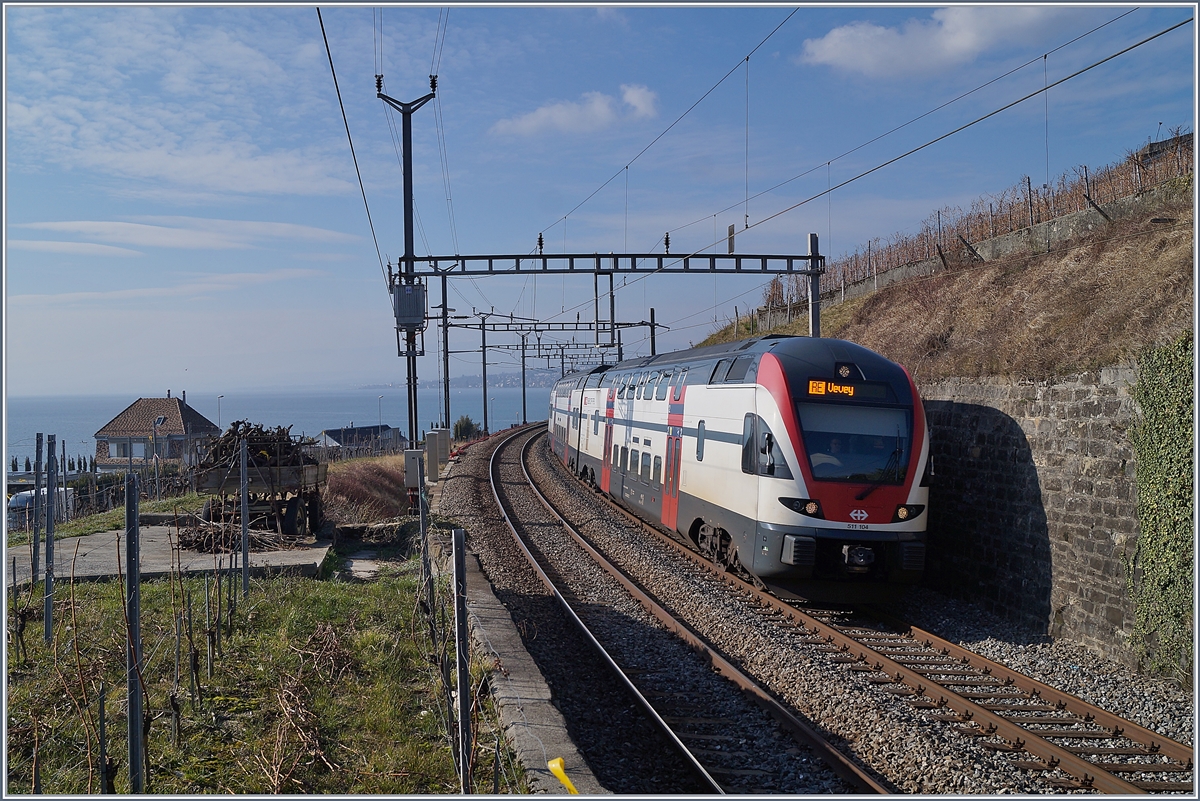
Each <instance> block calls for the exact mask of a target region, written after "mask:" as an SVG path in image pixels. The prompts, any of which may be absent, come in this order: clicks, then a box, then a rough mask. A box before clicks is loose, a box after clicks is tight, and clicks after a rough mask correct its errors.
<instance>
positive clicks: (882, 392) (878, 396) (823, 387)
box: [808, 378, 887, 400]
mask: <svg viewBox="0 0 1200 801" xmlns="http://www.w3.org/2000/svg"><path fill="white" fill-rule="evenodd" d="M808 394H809V397H822V396H824V397H830V396H833V397H838V396H841V397H844V398H857V399H865V400H887V385H886V384H863V383H858V384H855V383H849V382H845V381H830V380H829V379H826V378H810V379H808Z"/></svg>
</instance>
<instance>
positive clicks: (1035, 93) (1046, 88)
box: [550, 18, 1194, 319]
mask: <svg viewBox="0 0 1200 801" xmlns="http://www.w3.org/2000/svg"><path fill="white" fill-rule="evenodd" d="M1191 22H1194V19H1193V18H1188V19H1185V20H1183V21H1182V22H1178V23H1176V24H1175V25H1172V26H1170V27H1169V28H1166V29H1164V30H1162V31H1159V32H1158V33H1155V34H1152V35H1151V36H1148V37H1146V38H1145V39H1142V40H1141V41H1139V42H1136V43H1134V44H1132V45H1129V46H1128V47H1126V48H1123V49H1122V50H1119V51H1117V52H1116V53H1113V54H1112V55H1109V56H1106V57H1104V58H1102V59H1100V60H1099V61H1096V62H1093V63H1092V64H1089V65H1088V66H1086V67H1084V68H1082V69H1080V70H1077V71H1075V72H1073V73H1071V74H1070V75H1067V76H1066V77H1064V78H1060V79H1059V80H1057V81H1055V82H1054V83H1052V84H1049V85H1047V86H1044V87H1043V88H1042V89H1037V90H1035V91H1033V92H1030V93H1029V94H1027V95H1025V96H1023V97H1021V98H1018V99H1017V100H1013V101H1012V102H1010V103H1006V104H1005V105H1003V106H1001V107H999V108H997V109H995V110H993V111H990V112H988V113H987V114H984V115H983V116H981V117H978V118H976V119H974V120H972V121H971V122H968V123H966V124H964V125H960V126H959V127H957V128H955V129H954V130H952V131H949V132H948V133H944V134H942V135H941V136H938V137H936V138H934V139H931V140H929V141H928V142H926V143H925V144H922V145H919V146H917V147H915V148H912V149H910V150H908V151H906V152H904V153H901V154H900V155H898V156H895V157H894V158H891V159H888V160H887V161H885V162H882V163H880V164H878V165H876V166H874V167H871V168H870V169H868V170H864V171H863V172H861V173H859V174H858V175H855V176H853V177H851V178H847V179H846V180H845V181H842V182H841V183H839V184H837V185H835V186H831V187H829V188H827V189H826V190H825V191H822V192H818V193H817V194H815V195H812V196H811V197H808V198H806V199H805V200H802V201H800V202H799V203H795V204H793V205H791V206H788V207H786V208H784V209H781V210H780V211H777V212H775V213H774V214H771V215H770V216H768V217H765V218H763V219H762V220H759V221H758V222H755V223H753V224H752V225H750V226H749V227H750V228H757V227H758V226H760V225H763V224H764V223H767V222H770V221H771V220H774V219H775V218H776V217H780V216H782V215H784V214H787V213H788V212H789V211H793V210H795V209H797V208H799V207H800V206H803V205H806V204H808V203H811V202H812V201H814V200H817V199H819V198H821V197H822V196H824V195H826V194H828V193H830V192H833V191H835V190H837V189H841V188H842V187H844V186H847V185H849V184H851V183H854V182H855V181H857V180H859V179H861V178H864V177H866V176H868V175H870V174H872V173H874V172H878V171H879V170H881V169H883V168H884V167H887V166H890V165H892V164H895V163H896V162H897V161H900V160H901V159H904V158H907V157H908V156H911V155H913V154H915V153H918V152H920V151H922V150H924V149H925V148H927V147H930V146H932V145H934V144H937V143H938V142H941V141H942V140H944V139H948V138H949V137H951V136H953V135H955V134H957V133H960V132H962V131H964V130H966V129H967V128H970V127H972V126H974V125H977V124H979V123H980V122H983V121H985V120H987V119H990V118H991V117H994V116H996V115H997V114H999V113H1001V112H1003V111H1007V110H1008V109H1010V108H1012V107H1014V106H1016V105H1019V104H1020V103H1023V102H1025V101H1026V100H1029V99H1031V98H1033V97H1037V96H1038V95H1039V94H1041V93H1043V92H1047V91H1049V90H1050V89H1053V88H1054V87H1056V86H1059V85H1061V84H1063V83H1066V82H1067V81H1069V80H1072V79H1074V78H1077V77H1079V76H1080V75H1083V74H1084V73H1086V72H1089V71H1090V70H1093V69H1095V68H1096V67H1099V66H1101V65H1103V64H1106V63H1108V62H1109V61H1112V60H1113V59H1115V58H1118V57H1120V56H1123V55H1125V54H1126V53H1129V52H1131V51H1133V50H1136V49H1137V48H1139V47H1141V46H1143V45H1145V44H1148V43H1150V42H1152V41H1154V40H1155V39H1158V38H1159V37H1161V36H1165V35H1166V34H1168V33H1170V32H1172V31H1174V30H1176V29H1177V28H1181V27H1183V26H1184V25H1187V24H1189V23H1191ZM1039 58H1040V57H1039ZM1036 60H1037V59H1034V61H1036ZM1031 63H1032V62H1031ZM718 241H719V240H718ZM716 244H718V242H713V243H712V244H710V245H707V246H706V248H707V247H712V246H713V245H716ZM706 248H702V249H700V250H696V251H693V252H692V253H690V254H687V256H683V255H681V256H679V257H678V258H676V259H674V260H673V262H672V263H673V264H678V263H681V262H682V261H683V259H684V258H685V257H691V256H695V255H697V254H698V253H700V252H701V251H702V250H703V249H706ZM664 266H669V265H664ZM658 272H659V269H654V270H651V271H649V272H646V273H643V274H641V275H639V276H638V277H637V278H635V279H633V280H632V281H630V282H628V284H625V285H623V286H622V287H621V289H624V288H625V286H631V285H633V284H635V283H637V282H638V281H642V280H645V279H647V278H649V277H650V276H652V275H655V274H657V273H658ZM763 286H765V284H764V285H763ZM743 294H745V293H743ZM588 302H590V301H585V302H583V303H579V304H577V305H575V306H572V307H571V308H570V309H564V312H565V311H574V310H575V309H580V308H583V307H584V306H586V305H587V303H588ZM555 316H558V315H555ZM550 319H553V317H551V318H550Z"/></svg>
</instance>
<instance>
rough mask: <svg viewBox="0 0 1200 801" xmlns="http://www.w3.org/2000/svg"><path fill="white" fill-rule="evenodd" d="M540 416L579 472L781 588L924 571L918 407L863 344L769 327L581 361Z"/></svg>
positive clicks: (891, 580) (884, 584)
mask: <svg viewBox="0 0 1200 801" xmlns="http://www.w3.org/2000/svg"><path fill="white" fill-rule="evenodd" d="M548 428H549V433H550V444H551V448H552V449H553V450H554V453H555V454H556V455H557V456H558V458H559V459H560V460H561V461H562V462H563V464H564V465H566V466H567V467H568V468H569V469H571V470H572V471H573V472H574V473H575V474H576V475H577V476H579V477H581V478H584V479H586V480H588V481H591V482H593V483H594V484H595V486H597V487H598V488H599V489H600V490H601V491H603V492H605V493H608V494H609V495H611V496H612V497H614V498H616V499H617V500H619V501H620V502H621V503H622V504H624V505H625V506H627V507H628V508H629V509H631V510H632V511H634V512H635V513H636V514H638V515H639V516H641V517H643V518H644V519H646V520H647V521H649V522H651V523H653V524H655V525H657V526H660V527H662V528H665V529H667V530H670V531H672V532H676V533H677V534H679V535H680V536H681V537H684V538H686V539H688V540H690V541H691V542H692V543H693V544H695V545H696V547H697V548H698V549H699V550H700V551H701V552H702V553H704V554H705V555H707V556H708V557H709V558H711V559H713V560H714V561H717V562H720V563H722V564H726V565H729V566H733V565H734V564H740V565H741V566H742V567H744V568H745V569H746V570H748V571H749V572H750V573H752V574H754V575H755V576H757V577H758V578H759V579H761V580H762V581H764V582H765V583H767V584H768V585H772V586H773V587H774V588H776V589H778V590H783V591H784V592H786V593H790V594H794V595H798V596H800V597H804V598H811V599H814V600H868V599H871V598H876V599H877V598H879V597H884V596H886V590H887V588H888V587H890V586H892V585H896V584H911V583H914V582H916V581H917V580H919V579H920V577H921V575H922V573H923V571H924V561H925V521H926V520H927V518H928V514H927V506H928V495H929V489H928V478H929V473H930V472H931V470H930V465H929V432H928V427H927V426H926V424H925V415H924V410H923V408H922V406H921V402H920V398H919V396H918V394H917V391H916V387H915V386H914V385H913V382H912V379H911V377H910V376H909V375H908V373H907V371H905V370H904V368H903V367H901V366H900V365H897V364H895V363H893V362H890V361H888V360H887V359H885V358H883V357H882V356H880V355H878V354H876V353H874V352H872V351H869V350H867V349H866V348H863V347H861V346H858V345H855V344H853V343H850V342H845V341H842V340H835V339H810V338H807V337H763V338H760V339H754V340H749V341H744V342H735V343H732V344H728V345H718V346H714V347H711V348H701V349H692V350H687V351H679V352H676V353H668V354H662V355H659V356H655V357H646V358H640V359H635V360H628V361H625V362H622V363H620V364H617V365H613V366H607V367H601V368H597V369H596V370H593V371H591V372H588V373H575V374H572V375H569V376H566V377H564V378H563V379H562V380H560V381H559V383H558V384H557V385H556V386H555V388H554V391H553V392H552V393H551V397H550V409H549V421H548Z"/></svg>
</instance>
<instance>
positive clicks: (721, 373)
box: [708, 359, 733, 384]
mask: <svg viewBox="0 0 1200 801" xmlns="http://www.w3.org/2000/svg"><path fill="white" fill-rule="evenodd" d="M732 361H733V360H732V359H721V361H719V362H717V366H716V367H715V368H714V369H713V371H712V377H711V378H709V379H708V383H710V384H720V383H721V382H722V381H724V380H725V374H726V373H727V372H729V364H730V362H732Z"/></svg>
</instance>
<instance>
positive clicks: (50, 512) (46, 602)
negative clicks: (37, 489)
mask: <svg viewBox="0 0 1200 801" xmlns="http://www.w3.org/2000/svg"><path fill="white" fill-rule="evenodd" d="M54 439H55V436H54V435H53V434H50V435H49V436H47V437H46V583H45V585H44V587H43V591H44V592H43V609H42V619H43V621H44V622H45V624H46V644H47V645H49V644H50V640H51V639H52V638H53V637H54V506H55V503H54V501H55V496H56V495H58V486H57V484H58V482H57V478H58V460H57V458H56V457H55V455H54V445H55V443H54Z"/></svg>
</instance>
